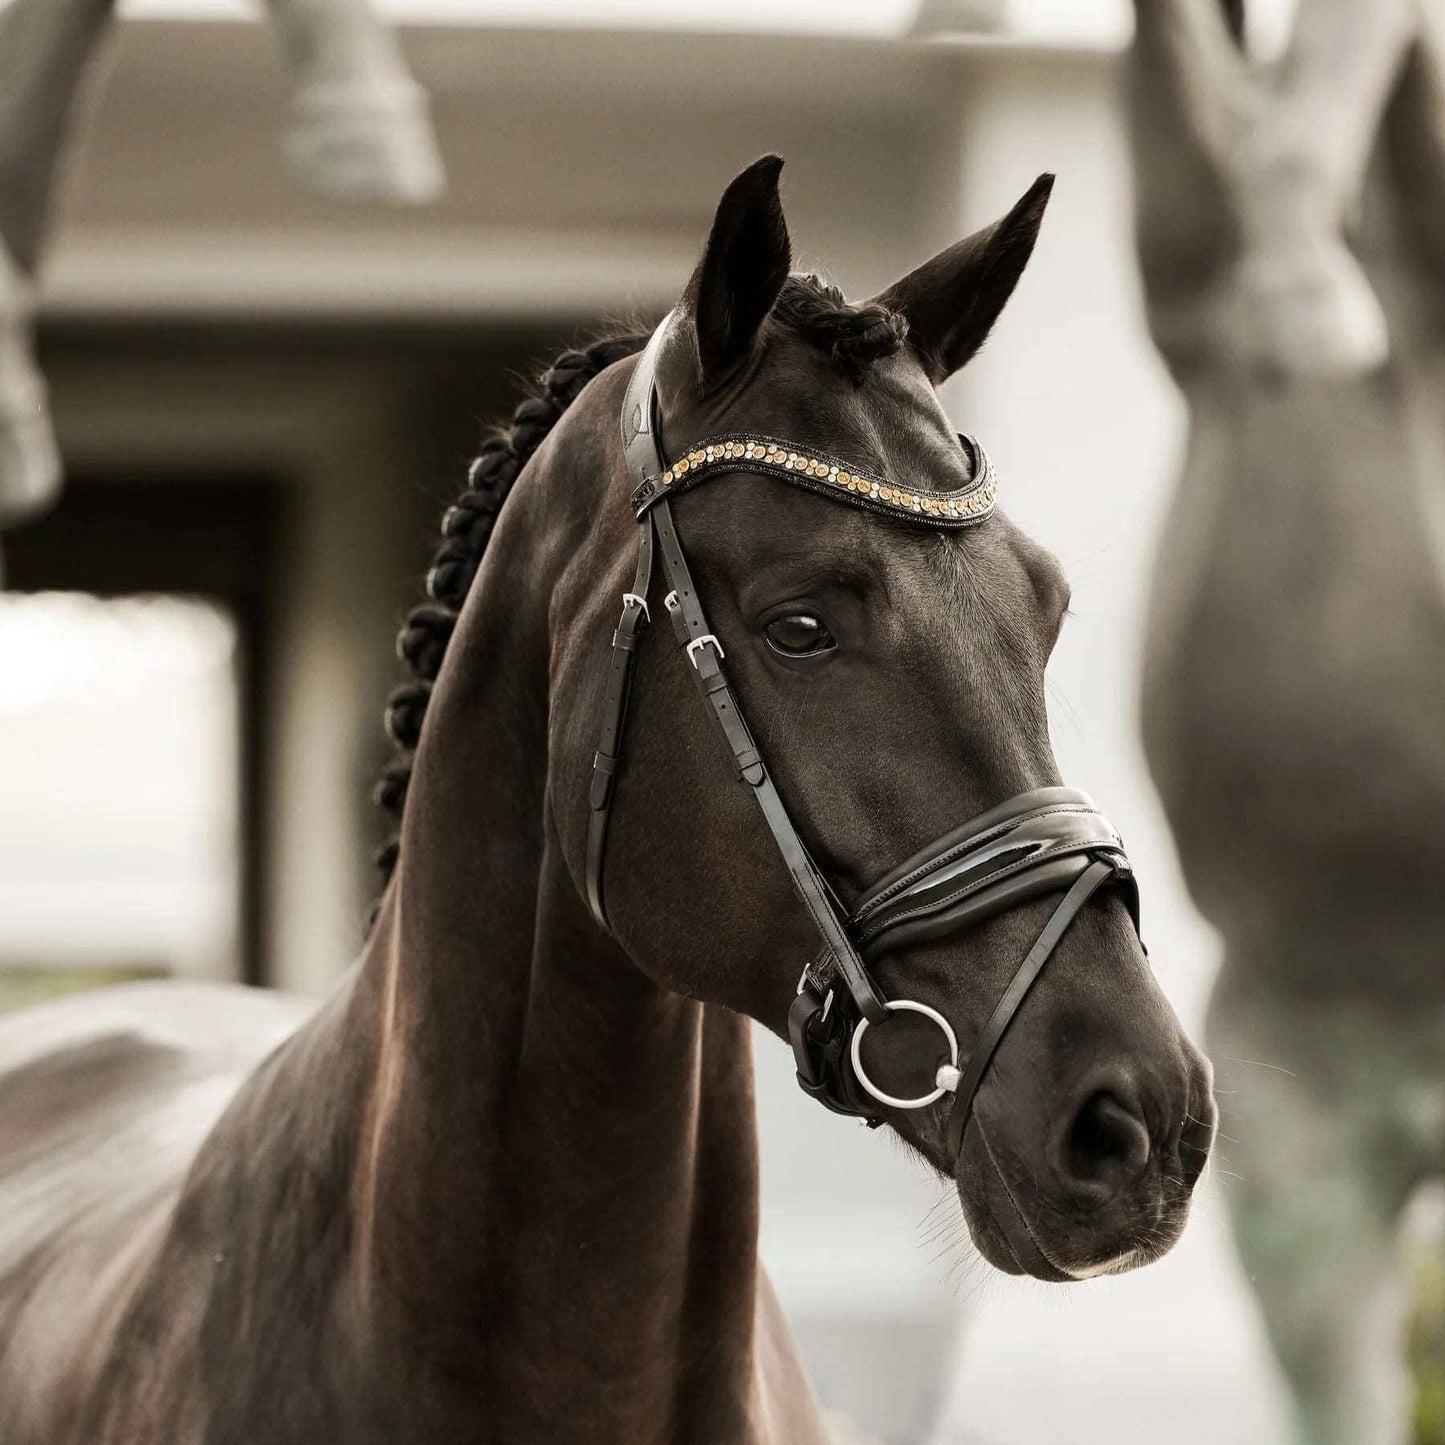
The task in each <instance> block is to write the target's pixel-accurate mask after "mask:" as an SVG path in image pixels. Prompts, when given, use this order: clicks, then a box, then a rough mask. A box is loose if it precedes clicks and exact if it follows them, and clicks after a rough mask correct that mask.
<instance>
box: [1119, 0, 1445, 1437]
mask: <svg viewBox="0 0 1445 1445" xmlns="http://www.w3.org/2000/svg"><path fill="white" fill-rule="evenodd" d="M1135 9H1136V15H1137V37H1136V42H1135V46H1134V51H1133V57H1132V66H1131V102H1132V116H1133V139H1134V147H1135V155H1136V163H1137V167H1136V169H1137V221H1138V246H1139V255H1140V261H1141V265H1142V270H1143V277H1144V285H1145V292H1146V296H1147V302H1148V312H1149V322H1150V326H1151V329H1152V331H1153V334H1154V338H1155V340H1156V342H1157V344H1158V346H1159V348H1160V350H1161V352H1162V353H1163V355H1164V357H1165V359H1166V360H1167V362H1168V364H1169V367H1170V370H1171V371H1172V373H1173V375H1174V377H1175V379H1176V381H1177V382H1178V383H1179V385H1180V387H1181V388H1182V390H1183V391H1184V394H1185V396H1186V398H1187V400H1188V403H1189V411H1190V427H1189V437H1188V447H1187V455H1186V457H1185V461H1184V467H1183V475H1182V479H1181V482H1180V485H1179V490H1178V494H1177V496H1176V498H1175V501H1174V505H1173V511H1172V514H1171V516H1170V518H1169V521H1168V524H1167V527H1166V532H1165V537H1164V542H1163V548H1162V552H1161V555H1160V557H1159V561H1158V566H1157V572H1156V576H1155V581H1154V588H1153V606H1152V611H1151V616H1150V631H1149V637H1148V645H1147V657H1146V668H1145V684H1144V686H1145V696H1144V735H1145V744H1146V748H1147V752H1148V758H1149V762H1150V766H1151V768H1152V771H1153V774H1154V778H1155V781H1156V783H1157V784H1158V787H1159V790H1160V792H1161V794H1162V795H1163V799H1164V803H1165V807H1166V809H1167V811H1168V814H1169V817H1170V820H1171V822H1172V824H1173V827H1174V831H1175V834H1176V837H1177V839H1178V843H1179V849H1180V853H1181V858H1182V862H1183V866H1184V871H1185V875H1186V877H1187V879H1188V881H1189V885H1190V888H1191V891H1192V893H1193V895H1194V898H1195V901H1196V902H1197V903H1198V905H1199V907H1200V908H1201V910H1202V911H1203V912H1204V913H1205V914H1206V916H1207V917H1208V918H1209V919H1210V920H1211V921H1212V922H1213V923H1214V924H1215V925H1216V927H1217V928H1218V929H1219V931H1220V933H1221V934H1222V936H1223V941H1224V949H1225V956H1224V966H1223V972H1222V974H1221V977H1220V979H1219V982H1218V986H1217V989H1216V992H1215V996H1214V1000H1213V1005H1212V1015H1211V1020H1210V1025H1209V1044H1210V1047H1211V1050H1212V1052H1213V1053H1214V1055H1215V1058H1216V1060H1217V1062H1218V1065H1219V1068H1220V1077H1221V1096H1222V1099H1223V1110H1224V1128H1225V1129H1226V1130H1227V1132H1228V1136H1229V1137H1230V1140H1231V1143H1230V1145H1229V1146H1227V1147H1228V1148H1229V1149H1230V1158H1229V1162H1230V1166H1231V1168H1232V1169H1233V1170H1234V1171H1237V1173H1238V1174H1239V1175H1240V1176H1242V1178H1241V1179H1240V1180H1239V1181H1238V1182H1237V1183H1233V1182H1232V1184H1231V1188H1230V1190H1229V1193H1228V1198H1229V1203H1230V1208H1231V1212H1232V1216H1233V1223H1234V1229H1235V1236H1236V1240H1237V1243H1238V1247H1239V1250H1240V1254H1241V1257H1242V1259H1243V1262H1244V1265H1245V1268H1246V1270H1247V1271H1248V1273H1249V1276H1250V1279H1251V1281H1252V1283H1253V1285H1254V1288H1255V1290H1256V1291H1257V1294H1258V1298H1259V1302H1260V1305H1261V1307H1262V1310H1263V1313H1264V1319H1265V1323H1266V1325H1267V1327H1268V1331H1269V1335H1270V1338H1271V1340H1272V1342H1273V1345H1274V1348H1275V1350H1276V1352H1277V1355H1278V1358H1279V1361H1280V1363H1281V1364H1282V1366H1283V1369H1284V1373H1285V1375H1286V1376H1287V1378H1288V1382H1289V1385H1290V1388H1291V1390H1292V1394H1293V1400H1294V1405H1295V1414H1296V1429H1297V1437H1296V1438H1297V1440H1298V1442H1299V1445H1399V1442H1403V1441H1405V1440H1406V1439H1407V1438H1408V1436H1409V1430H1410V1427H1409V1419H1410V1390H1409V1381H1408V1378H1407V1374H1406V1370H1405V1365H1404V1341H1403V1323H1404V1319H1405V1315H1406V1312H1407V1305H1408V1300H1407V1296H1408V1289H1407V1287H1406V1283H1405V1273H1404V1271H1403V1270H1402V1268H1401V1262H1400V1254H1401V1250H1400V1236H1401V1233H1402V1229H1401V1224H1402V1218H1403V1217H1404V1215H1405V1213H1406V1210H1407V1206H1408V1205H1409V1204H1410V1202H1411V1200H1412V1198H1413V1197H1414V1196H1415V1195H1416V1193H1417V1191H1418V1190H1419V1188H1420V1186H1421V1185H1422V1183H1424V1182H1425V1181H1427V1180H1430V1179H1432V1178H1439V1177H1440V1176H1441V1174H1442V1173H1445V829H1442V826H1441V819H1442V817H1445V14H1442V7H1441V6H1440V5H1439V4H1438V0H1374V3H1371V4H1368V5H1366V4H1360V3H1357V0H1304V3H1302V4H1301V6H1300V9H1299V13H1298V17H1297V21H1296V28H1295V32H1294V35H1293V38H1292V41H1291V44H1290V47H1289V50H1288V52H1287V54H1286V55H1285V56H1284V58H1283V60H1282V61H1281V62H1280V64H1279V65H1278V66H1277V67H1272V68H1268V69H1267V68H1265V67H1264V66H1262V65H1259V64H1256V63H1253V62H1251V60H1250V59H1249V58H1248V56H1247V54H1246V50H1245V47H1244V46H1243V45H1242V44H1241V43H1240V42H1241V38H1242V34H1243V20H1244V17H1243V15H1242V13H1241V9H1240V6H1239V5H1238V4H1226V5H1225V6H1224V7H1223V8H1221V6H1220V4H1219V0H1137V3H1136V7H1135Z"/></svg>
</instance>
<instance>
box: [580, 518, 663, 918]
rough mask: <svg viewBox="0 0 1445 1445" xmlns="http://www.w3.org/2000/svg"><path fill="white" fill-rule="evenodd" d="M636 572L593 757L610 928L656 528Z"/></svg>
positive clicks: (594, 870) (592, 879) (595, 890)
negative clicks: (614, 853)
mask: <svg viewBox="0 0 1445 1445" xmlns="http://www.w3.org/2000/svg"><path fill="white" fill-rule="evenodd" d="M638 532H639V534H640V535H639V537H638V543H637V568H636V570H635V571H634V573H633V575H632V591H630V592H627V593H624V594H623V598H622V620H621V621H620V622H619V623H618V624H617V630H616V631H615V632H614V633H613V634H612V663H611V666H610V667H609V668H608V671H607V694H606V698H605V700H604V701H603V704H602V736H601V738H600V739H599V740H598V743H597V753H596V755H595V756H594V757H593V759H592V789H591V793H590V796H589V801H590V802H591V805H592V814H591V817H590V818H589V819H588V822H587V907H588V908H589V909H590V910H591V912H592V916H593V918H595V919H596V920H597V922H598V923H600V924H601V925H602V926H603V927H604V928H606V927H607V910H606V908H605V906H604V904H603V900H602V866H603V863H604V861H605V859H606V856H607V825H608V823H609V822H610V820H611V816H612V795H613V793H614V791H615V790H616V787H617V774H618V771H619V770H620V768H621V767H622V739H623V737H624V736H625V735H626V731H627V704H628V701H629V700H630V699H631V696H632V672H633V666H634V664H635V663H636V660H637V649H638V645H639V644H640V643H641V641H642V639H643V637H644V636H645V635H646V632H647V624H648V622H649V621H650V620H651V619H650V616H649V613H648V610H647V593H648V588H649V587H650V586H651V584H652V527H651V525H650V524H648V525H644V526H642V527H639V528H638Z"/></svg>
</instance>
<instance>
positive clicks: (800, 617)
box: [763, 612, 837, 657]
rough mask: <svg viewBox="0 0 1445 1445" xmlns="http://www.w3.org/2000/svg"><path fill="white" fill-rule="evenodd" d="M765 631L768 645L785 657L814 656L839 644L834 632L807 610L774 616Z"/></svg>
mask: <svg viewBox="0 0 1445 1445" xmlns="http://www.w3.org/2000/svg"><path fill="white" fill-rule="evenodd" d="M763 633H764V635H765V636H766V637H767V639H768V646H769V647H771V648H772V649H773V651H774V652H777V653H781V654H782V655H783V656H784V657H813V656H815V655H816V654H817V653H820V652H827V651H828V649H829V648H830V647H836V646H837V644H836V643H835V642H834V641H833V634H832V633H831V632H829V631H828V629H827V628H826V627H824V626H823V624H822V623H821V622H820V621H819V620H818V619H817V618H816V617H814V616H812V615H811V614H810V613H807V612H797V613H794V614H793V615H792V616H791V617H777V618H774V619H773V621H771V622H770V623H768V625H767V626H766V627H765V628H764V629H763Z"/></svg>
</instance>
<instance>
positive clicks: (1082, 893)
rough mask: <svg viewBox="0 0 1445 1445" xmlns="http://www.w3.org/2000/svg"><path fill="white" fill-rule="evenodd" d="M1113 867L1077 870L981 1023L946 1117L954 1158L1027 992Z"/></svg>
mask: <svg viewBox="0 0 1445 1445" xmlns="http://www.w3.org/2000/svg"><path fill="white" fill-rule="evenodd" d="M1115 871H1116V870H1115V868H1114V865H1113V864H1112V863H1108V862H1093V863H1090V864H1089V865H1088V866H1087V867H1086V868H1085V869H1084V871H1083V872H1082V873H1080V874H1079V876H1078V878H1077V879H1076V880H1075V881H1074V886H1073V887H1072V888H1070V889H1069V891H1068V892H1067V893H1066V894H1064V896H1063V899H1062V901H1061V902H1060V903H1059V906H1058V907H1057V908H1056V909H1054V911H1053V913H1052V914H1051V915H1050V916H1049V921H1048V922H1047V923H1046V924H1044V928H1043V932H1042V933H1040V934H1039V936H1038V937H1037V938H1036V939H1035V940H1034V946H1033V947H1032V948H1031V949H1029V951H1028V954H1027V955H1026V956H1025V958H1024V961H1023V962H1022V963H1021V964H1020V965H1019V969H1018V972H1017V973H1016V974H1014V976H1013V979H1012V981H1011V982H1010V983H1009V986H1008V988H1007V989H1005V990H1004V995H1003V997H1002V998H1001V999H999V1001H998V1004H997V1006H996V1007H995V1008H994V1011H993V1013H992V1014H991V1015H990V1016H989V1020H988V1022H987V1023H986V1024H985V1025H984V1026H983V1032H982V1033H981V1034H979V1036H978V1043H977V1044H975V1045H974V1049H973V1053H972V1055H971V1056H970V1058H969V1061H968V1067H967V1068H966V1069H965V1070H964V1071H963V1077H962V1078H961V1079H960V1080H959V1083H958V1088H957V1089H955V1090H954V1094H953V1110H952V1112H951V1113H950V1114H949V1118H948V1147H949V1150H950V1152H951V1153H952V1154H953V1156H954V1158H957V1157H958V1151H959V1150H960V1149H961V1148H962V1147H963V1134H964V1130H965V1129H967V1128H968V1121H969V1119H970V1118H971V1117H972V1114H973V1100H974V1095H976V1094H977V1093H978V1087H979V1085H980V1084H981V1083H983V1076H984V1074H985V1073H987V1072H988V1066H989V1064H990V1063H992V1062H993V1056H994V1054H995V1053H997V1052H998V1046H999V1045H1000V1044H1001V1043H1002V1042H1003V1038H1004V1035H1005V1034H1006V1033H1007V1032H1008V1029H1009V1025H1010V1024H1011V1023H1013V1021H1014V1019H1015V1018H1016V1017H1017V1016H1018V1011H1019V1009H1020V1007H1021V1006H1022V1005H1023V1001H1024V1000H1025V999H1026V998H1027V997H1028V995H1029V990H1030V989H1031V988H1033V986H1034V984H1035V983H1037V982H1038V977H1039V975H1040V974H1041V973H1042V972H1043V971H1044V965H1045V964H1046V963H1047V962H1048V961H1049V958H1050V957H1051V956H1052V954H1053V951H1054V949H1055V948H1057V947H1058V944H1059V940H1060V939H1061V938H1063V936H1064V933H1065V931H1066V930H1067V929H1068V926H1069V924H1071V923H1072V922H1073V921H1074V919H1075V917H1076V916H1077V915H1078V913H1079V910H1080V909H1081V908H1083V906H1084V905H1085V904H1086V903H1087V902H1088V901H1089V899H1090V898H1092V897H1093V895H1094V894H1095V893H1096V892H1097V891H1098V890H1099V889H1100V888H1101V887H1103V885H1104V884H1105V883H1107V882H1108V881H1109V879H1110V878H1112V877H1113V876H1114V873H1115Z"/></svg>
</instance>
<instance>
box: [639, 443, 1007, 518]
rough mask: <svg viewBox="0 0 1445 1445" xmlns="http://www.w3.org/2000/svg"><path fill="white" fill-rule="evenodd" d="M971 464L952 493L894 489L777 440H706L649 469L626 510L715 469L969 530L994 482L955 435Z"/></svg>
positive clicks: (986, 509)
mask: <svg viewBox="0 0 1445 1445" xmlns="http://www.w3.org/2000/svg"><path fill="white" fill-rule="evenodd" d="M958 440H959V443H960V445H961V446H962V447H963V449H964V451H965V452H967V453H968V455H969V458H970V460H971V462H972V464H973V478H972V480H971V481H970V482H969V484H968V486H966V487H964V488H963V489H961V490H959V491H956V492H931V491H926V490H924V489H923V488H921V487H900V486H898V485H897V484H896V483H893V482H890V481H889V480H888V479H887V478H886V477H880V476H877V475H876V474H874V473H872V472H867V471H859V470H857V469H856V468H855V467H853V466H851V465H850V464H849V463H848V462H844V461H839V460H838V458H837V457H830V456H828V455H827V454H826V453H825V452H818V451H810V450H807V449H804V448H800V447H799V446H798V445H797V443H796V442H788V441H780V440H779V439H778V438H777V437H765V436H749V435H746V434H737V435H731V436H717V437H712V438H710V439H709V440H707V441H706V442H702V443H700V444H699V445H698V446H696V447H694V448H693V449H692V450H691V451H689V452H687V453H686V454H685V455H684V456H680V457H678V458H677V460H676V461H674V462H673V463H672V465H671V466H663V467H659V468H658V470H657V471H655V472H649V473H648V474H647V475H646V476H644V477H643V480H642V481H641V482H639V483H638V485H637V486H636V487H635V488H634V489H633V492H632V510H633V511H634V513H636V515H637V518H638V520H639V521H641V519H642V518H643V517H644V516H645V515H646V513H647V511H648V509H649V508H650V507H653V506H655V505H656V504H657V503H658V502H659V501H661V500H662V498H663V497H670V496H676V495H677V494H678V493H679V492H685V491H688V490H690V489H691V488H692V487H694V486H696V485H697V484H698V483H699V482H703V481H706V480H707V479H708V478H709V477H712V476H717V475H719V474H720V473H723V472H757V473H760V474H762V475H764V476H773V477H781V478H782V480H783V481H785V482H792V483H793V484H794V485H795V486H799V487H806V488H807V489H808V490H809V491H813V492H818V493H820V494H821V495H823V496H826V497H832V498H833V499H834V500H835V501H839V502H846V503H848V504H849V505H850V506H854V507H861V508H862V509H863V510H864V511H868V512H876V513H880V514H881V515H883V516H891V517H907V518H908V519H909V520H910V521H914V522H922V523H924V524H925V525H926V526H930V527H943V528H953V527H971V526H974V525H976V524H977V523H979V522H982V521H983V520H984V519H985V518H986V517H988V516H989V514H990V513H991V512H992V511H993V509H994V503H995V501H996V500H997V496H998V477H997V474H996V473H995V472H994V469H993V463H992V462H991V461H990V460H989V456H988V453H987V452H986V451H985V450H984V449H983V445H982V443H980V442H979V441H977V440H975V439H974V438H973V437H970V436H965V435H963V433H959V438H958Z"/></svg>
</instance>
